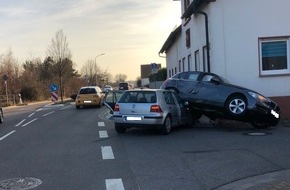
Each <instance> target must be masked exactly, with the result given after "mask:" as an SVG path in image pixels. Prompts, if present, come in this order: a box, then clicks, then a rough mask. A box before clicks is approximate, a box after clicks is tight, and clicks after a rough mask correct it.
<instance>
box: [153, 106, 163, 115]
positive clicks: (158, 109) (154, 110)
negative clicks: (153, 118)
mask: <svg viewBox="0 0 290 190" xmlns="http://www.w3.org/2000/svg"><path fill="white" fill-rule="evenodd" d="M150 112H158V113H160V112H162V109H161V108H160V106H159V105H152V106H151V108H150Z"/></svg>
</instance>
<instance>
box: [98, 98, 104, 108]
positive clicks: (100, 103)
mask: <svg viewBox="0 0 290 190" xmlns="http://www.w3.org/2000/svg"><path fill="white" fill-rule="evenodd" d="M102 105H103V103H102V99H100V101H99V104H98V107H99V108H101V107H102Z"/></svg>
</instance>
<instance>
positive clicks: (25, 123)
mask: <svg viewBox="0 0 290 190" xmlns="http://www.w3.org/2000/svg"><path fill="white" fill-rule="evenodd" d="M36 120H37V118H35V119H33V120H31V121H29V122H27V123H25V124H23V125H22V126H21V127H25V126H26V125H29V124H30V123H32V122H34V121H36Z"/></svg>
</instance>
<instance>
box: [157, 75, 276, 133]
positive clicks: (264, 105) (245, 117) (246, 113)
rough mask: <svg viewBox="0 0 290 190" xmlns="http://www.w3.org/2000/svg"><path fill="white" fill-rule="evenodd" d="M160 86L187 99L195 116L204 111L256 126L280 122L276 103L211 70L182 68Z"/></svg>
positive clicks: (211, 115) (261, 126)
mask: <svg viewBox="0 0 290 190" xmlns="http://www.w3.org/2000/svg"><path fill="white" fill-rule="evenodd" d="M160 88H161V89H171V90H173V91H175V92H176V93H178V94H179V96H180V97H181V98H182V99H183V100H185V101H188V102H189V103H190V104H191V105H190V106H191V108H192V109H193V110H194V111H195V116H197V119H198V118H200V117H201V116H202V115H203V114H204V115H206V116H207V117H209V118H211V119H213V120H214V119H216V118H227V119H234V120H238V121H243V122H248V123H251V124H253V126H254V127H256V128H266V127H270V126H276V125H277V124H278V123H279V119H280V107H279V105H278V104H277V103H275V102H274V101H272V100H271V99H270V98H267V97H265V96H263V95H261V94H259V93H258V92H255V91H254V90H250V89H247V88H244V87H240V86H236V85H231V84H229V83H228V82H226V80H225V79H223V78H222V77H220V76H218V75H216V74H214V73H206V72H195V71H188V72H181V73H178V74H176V75H174V76H173V77H171V78H169V79H167V80H166V81H164V82H163V84H162V86H161V87H160Z"/></svg>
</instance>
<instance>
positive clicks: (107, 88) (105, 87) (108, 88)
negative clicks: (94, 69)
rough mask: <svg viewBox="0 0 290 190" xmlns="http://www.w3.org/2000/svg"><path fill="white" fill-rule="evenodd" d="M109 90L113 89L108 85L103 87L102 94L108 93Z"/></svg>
mask: <svg viewBox="0 0 290 190" xmlns="http://www.w3.org/2000/svg"><path fill="white" fill-rule="evenodd" d="M111 90H113V87H112V86H110V85H105V86H104V87H103V91H104V92H108V91H111Z"/></svg>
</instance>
